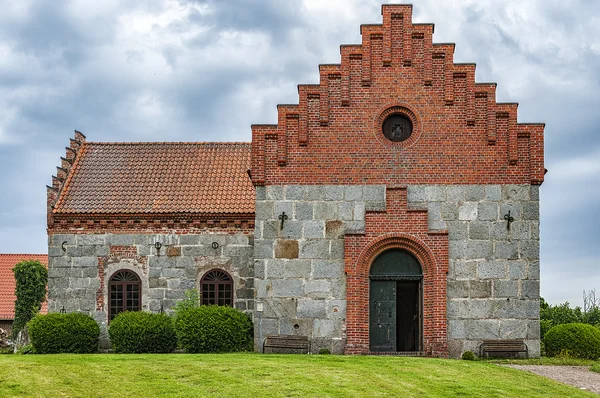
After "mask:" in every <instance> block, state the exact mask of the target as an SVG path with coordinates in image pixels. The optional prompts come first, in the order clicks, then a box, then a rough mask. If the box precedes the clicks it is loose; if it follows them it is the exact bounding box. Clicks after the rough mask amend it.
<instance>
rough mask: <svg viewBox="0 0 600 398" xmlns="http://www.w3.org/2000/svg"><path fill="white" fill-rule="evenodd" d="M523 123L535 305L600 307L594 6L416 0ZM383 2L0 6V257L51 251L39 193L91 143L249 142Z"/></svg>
mask: <svg viewBox="0 0 600 398" xmlns="http://www.w3.org/2000/svg"><path fill="white" fill-rule="evenodd" d="M413 4H414V17H413V19H414V21H415V22H433V23H435V24H436V25H435V35H434V41H436V42H455V43H456V44H457V45H456V52H455V56H454V60H455V62H476V63H477V80H478V81H495V82H497V83H498V91H497V99H498V101H503V102H506V101H516V102H519V103H520V105H519V121H521V122H545V123H546V136H545V139H546V168H547V169H549V173H548V174H547V175H546V182H545V183H544V185H543V186H542V190H541V195H542V199H541V213H542V214H541V217H542V219H541V252H542V253H541V256H542V295H543V296H544V297H545V298H546V299H547V300H548V301H550V302H551V303H554V304H557V303H560V302H563V301H566V300H568V301H570V302H571V303H573V304H578V305H581V304H582V298H581V297H582V290H583V289H586V290H590V289H594V288H596V289H598V295H599V296H600V226H599V225H600V224H599V222H600V205H599V200H600V133H599V132H598V126H600V2H599V1H597V0H569V1H565V0H514V1H513V0H489V1H482V0H460V1H459V0H456V1H450V0H447V1H439V0H415V1H414V2H413ZM380 6H381V3H380V2H379V1H376V0H327V1H325V0H302V1H300V0H289V1H286V0H228V1H219V0H139V1H121V0H103V1H92V0H71V1H66V0H65V1H63V0H53V1H50V0H44V1H43V0H40V1H31V0H19V1H14V0H0V10H1V12H0V167H2V169H3V170H4V172H3V173H2V174H3V179H2V181H3V182H2V189H1V193H0V252H2V253H18V252H25V253H45V252H46V250H47V248H46V231H45V222H46V219H45V200H46V193H45V192H46V190H45V185H47V184H48V185H49V184H50V183H51V175H52V174H53V173H55V170H56V166H57V165H59V157H60V156H64V147H65V146H66V145H68V142H69V138H70V137H71V136H72V135H73V130H74V129H78V130H80V131H82V132H84V133H85V134H86V135H87V137H88V139H89V140H90V141H250V139H251V133H250V124H251V123H276V121H277V119H276V107H275V105H276V104H279V103H296V102H297V90H296V85H297V84H298V83H318V69H317V65H318V64H319V63H338V62H339V59H340V58H339V57H340V56H339V45H340V44H342V43H360V34H359V25H360V24H361V23H380V22H381V14H380V12H381V8H380Z"/></svg>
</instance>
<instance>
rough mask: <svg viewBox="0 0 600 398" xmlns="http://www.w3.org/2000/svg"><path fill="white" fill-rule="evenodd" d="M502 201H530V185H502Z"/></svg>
mask: <svg viewBox="0 0 600 398" xmlns="http://www.w3.org/2000/svg"><path fill="white" fill-rule="evenodd" d="M502 199H504V200H529V185H502Z"/></svg>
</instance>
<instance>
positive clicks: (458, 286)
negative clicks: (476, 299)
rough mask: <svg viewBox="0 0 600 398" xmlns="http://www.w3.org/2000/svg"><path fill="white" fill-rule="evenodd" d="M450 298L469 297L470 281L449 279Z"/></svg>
mask: <svg viewBox="0 0 600 398" xmlns="http://www.w3.org/2000/svg"><path fill="white" fill-rule="evenodd" d="M447 294H448V298H468V297H469V281H460V280H459V281H448V285H447Z"/></svg>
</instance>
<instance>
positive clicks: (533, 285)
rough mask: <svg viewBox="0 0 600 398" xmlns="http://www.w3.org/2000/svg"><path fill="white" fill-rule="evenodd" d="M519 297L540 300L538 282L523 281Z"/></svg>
mask: <svg viewBox="0 0 600 398" xmlns="http://www.w3.org/2000/svg"><path fill="white" fill-rule="evenodd" d="M521 295H522V296H523V297H525V298H530V299H536V300H537V299H539V298H540V281H534V280H524V281H521Z"/></svg>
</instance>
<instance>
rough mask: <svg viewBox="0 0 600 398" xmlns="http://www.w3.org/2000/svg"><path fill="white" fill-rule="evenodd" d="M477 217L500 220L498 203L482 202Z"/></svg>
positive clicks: (484, 219)
mask: <svg viewBox="0 0 600 398" xmlns="http://www.w3.org/2000/svg"><path fill="white" fill-rule="evenodd" d="M477 218H478V219H479V220H481V221H496V220H498V203H496V202H480V203H479V205H478V207H477Z"/></svg>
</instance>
